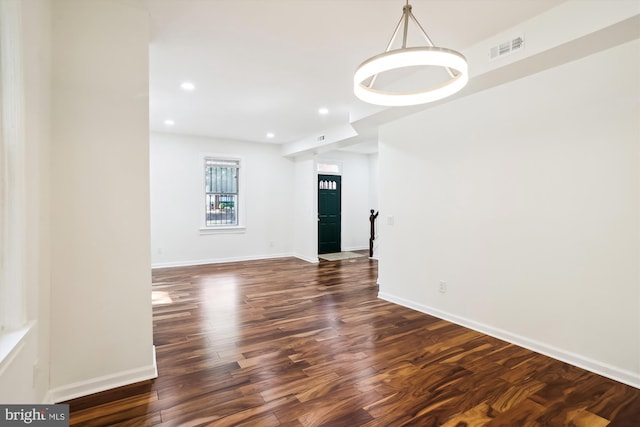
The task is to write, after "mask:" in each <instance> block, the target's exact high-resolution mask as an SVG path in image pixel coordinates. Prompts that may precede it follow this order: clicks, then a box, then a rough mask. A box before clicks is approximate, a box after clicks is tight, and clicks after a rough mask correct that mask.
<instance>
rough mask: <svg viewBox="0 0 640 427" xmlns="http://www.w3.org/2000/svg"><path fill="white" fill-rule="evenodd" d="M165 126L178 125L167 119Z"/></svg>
mask: <svg viewBox="0 0 640 427" xmlns="http://www.w3.org/2000/svg"><path fill="white" fill-rule="evenodd" d="M164 124H165V125H167V126H173V125H175V124H176V122H174V121H173V120H171V119H167V120H165V121H164Z"/></svg>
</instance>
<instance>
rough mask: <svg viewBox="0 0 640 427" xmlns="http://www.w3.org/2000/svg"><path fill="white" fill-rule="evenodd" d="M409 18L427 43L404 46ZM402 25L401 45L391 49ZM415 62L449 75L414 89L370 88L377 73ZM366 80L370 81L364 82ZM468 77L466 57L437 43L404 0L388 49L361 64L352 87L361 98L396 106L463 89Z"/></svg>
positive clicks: (378, 103) (431, 99) (414, 64)
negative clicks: (420, 45)
mask: <svg viewBox="0 0 640 427" xmlns="http://www.w3.org/2000/svg"><path fill="white" fill-rule="evenodd" d="M409 18H411V20H412V21H413V22H414V23H415V24H416V25H417V27H418V28H419V29H420V32H421V33H422V35H424V37H425V39H426V40H427V43H428V46H423V47H407V32H408V29H409ZM401 26H404V29H403V37H402V47H401V48H399V49H394V50H391V47H392V46H393V43H394V41H395V40H396V37H397V36H398V33H399V32H400V27H401ZM415 66H432V67H433V66H436V67H444V68H445V69H446V71H447V73H448V75H449V77H450V78H449V80H447V81H445V82H443V83H440V84H437V85H436V86H433V87H430V88H427V89H419V90H416V91H387V90H381V89H374V88H373V84H374V83H375V81H376V78H377V77H378V74H380V73H383V72H385V71H392V70H399V69H401V68H406V67H415ZM367 80H369V83H367V84H365V82H366V81H367ZM468 81H469V71H468V65H467V60H466V59H465V57H464V56H463V55H462V54H461V53H459V52H456V51H455V50H451V49H446V48H442V47H436V46H435V45H434V44H433V42H432V41H431V39H430V38H429V36H428V35H427V33H426V32H425V30H424V29H423V28H422V26H421V25H420V23H419V22H418V20H417V19H416V18H415V16H413V13H412V12H411V5H410V4H409V0H407V3H406V4H405V6H403V8H402V17H401V18H400V21H399V22H398V25H396V28H395V30H394V32H393V36H392V37H391V40H390V41H389V44H388V45H387V49H386V50H385V52H384V53H381V54H380V55H376V56H373V57H371V58H369V59H367V60H366V61H364V62H363V63H362V64H360V66H359V67H358V69H357V70H356V72H355V75H354V76H353V87H354V93H355V95H356V96H357V97H358V98H360V99H361V100H362V101H364V102H367V103H370V104H376V105H385V106H394V107H396V106H407V105H418V104H425V103H427V102H433V101H437V100H439V99H443V98H446V97H448V96H451V95H453V94H454V93H456V92H458V91H459V90H460V89H462V88H463V87H464V86H465V85H466V84H467V82H468Z"/></svg>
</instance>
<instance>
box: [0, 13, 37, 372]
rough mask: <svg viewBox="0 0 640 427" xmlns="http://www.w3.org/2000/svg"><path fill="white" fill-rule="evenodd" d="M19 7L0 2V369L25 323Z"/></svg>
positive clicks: (17, 343)
mask: <svg viewBox="0 0 640 427" xmlns="http://www.w3.org/2000/svg"><path fill="white" fill-rule="evenodd" d="M21 10H22V5H21V4H20V2H19V1H0V129H2V132H1V133H0V166H1V167H0V171H1V173H0V371H2V366H3V363H4V362H6V361H7V360H8V359H9V358H10V356H11V355H12V354H13V355H15V351H16V349H17V348H19V346H20V345H21V342H22V340H23V338H24V337H25V336H26V334H27V333H28V331H29V329H30V327H31V325H30V324H29V323H28V322H27V310H26V296H25V292H26V289H25V283H24V279H25V276H24V274H25V246H24V242H25V236H26V224H25V220H24V218H25V213H26V212H25V211H26V204H25V200H26V195H25V180H26V177H25V175H24V170H25V167H24V166H25V165H26V154H25V129H24V120H25V111H24V89H25V88H24V80H23V76H24V65H23V58H22V37H21V34H22V13H21Z"/></svg>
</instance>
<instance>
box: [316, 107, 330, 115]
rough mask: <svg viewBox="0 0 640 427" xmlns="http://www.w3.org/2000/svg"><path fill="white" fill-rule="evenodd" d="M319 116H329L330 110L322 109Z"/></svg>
mask: <svg viewBox="0 0 640 427" xmlns="http://www.w3.org/2000/svg"><path fill="white" fill-rule="evenodd" d="M318 114H322V115H323V116H324V115H327V114H329V109H328V108H324V107H323V108H320V109H319V110H318Z"/></svg>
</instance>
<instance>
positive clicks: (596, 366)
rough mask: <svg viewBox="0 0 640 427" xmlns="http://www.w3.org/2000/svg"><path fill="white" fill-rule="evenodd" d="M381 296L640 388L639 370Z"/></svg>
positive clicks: (429, 308) (379, 295)
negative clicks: (621, 366)
mask: <svg viewBox="0 0 640 427" xmlns="http://www.w3.org/2000/svg"><path fill="white" fill-rule="evenodd" d="M378 298H380V299H383V300H385V301H389V302H392V303H394V304H398V305H402V306H404V307H407V308H411V309H413V310H416V311H420V312H422V313H426V314H429V315H432V316H435V317H438V318H440V319H443V320H447V321H449V322H452V323H455V324H457V325H461V326H464V327H467V328H469V329H473V330H474V331H478V332H481V333H483V334H486V335H490V336H492V337H495V338H498V339H501V340H503V341H507V342H509V343H511V344H515V345H518V346H520V347H524V348H526V349H529V350H532V351H535V352H537V353H540V354H544V355H545V356H549V357H551V358H554V359H557V360H560V361H562V362H565V363H568V364H570V365H573V366H577V367H579V368H582V369H586V370H588V371H591V372H593V373H596V374H599V375H602V376H604V377H607V378H610V379H612V380H615V381H619V382H621V383H624V384H627V385H630V386H631V387H635V388H640V374H637V373H635V372H631V371H627V370H625V369H620V368H618V367H616V366H612V365H609V364H607V363H603V362H600V361H598V360H594V359H591V358H588V357H585V356H582V355H579V354H576V353H572V352H569V351H566V350H563V349H561V348H557V347H554V346H550V345H548V344H545V343H543V342H540V341H536V340H532V339H530V338H527V337H524V336H522V335H518V334H513V333H511V332H508V331H505V330H503V329H499V328H494V327H492V326H489V325H485V324H483V323H479V322H476V321H473V320H471V319H467V318H464V317H460V316H456V315H454V314H450V313H447V312H444V311H441V310H438V309H435V308H433V307H429V306H427V305H423V304H418V303H416V302H414V301H410V300H407V299H405V298H401V297H398V296H395V295H391V294H387V293H385V292H380V293H378Z"/></svg>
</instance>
